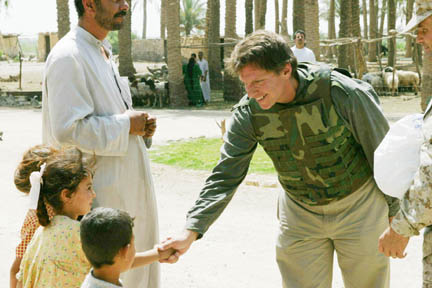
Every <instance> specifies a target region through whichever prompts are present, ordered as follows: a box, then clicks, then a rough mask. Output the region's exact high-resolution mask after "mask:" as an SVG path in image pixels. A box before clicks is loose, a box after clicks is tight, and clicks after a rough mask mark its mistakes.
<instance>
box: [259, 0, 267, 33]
mask: <svg viewBox="0 0 432 288" xmlns="http://www.w3.org/2000/svg"><path fill="white" fill-rule="evenodd" d="M260 1H261V7H260V18H259V22H260V23H259V24H260V27H261V29H265V23H266V14H267V0H260Z"/></svg>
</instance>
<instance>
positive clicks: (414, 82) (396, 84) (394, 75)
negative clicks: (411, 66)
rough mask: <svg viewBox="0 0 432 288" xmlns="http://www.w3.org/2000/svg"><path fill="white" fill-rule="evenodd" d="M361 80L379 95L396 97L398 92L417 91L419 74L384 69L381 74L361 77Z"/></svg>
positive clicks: (368, 74) (389, 68) (372, 73)
mask: <svg viewBox="0 0 432 288" xmlns="http://www.w3.org/2000/svg"><path fill="white" fill-rule="evenodd" d="M362 80H363V81H365V82H368V83H369V84H371V85H372V87H373V88H374V89H375V91H376V92H377V93H378V94H379V95H398V93H399V92H414V93H415V94H416V95H417V93H418V91H419V85H420V78H419V74H418V73H416V72H412V71H404V70H396V71H393V68H392V67H386V68H385V69H384V70H383V71H382V72H371V73H367V74H365V75H363V77H362Z"/></svg>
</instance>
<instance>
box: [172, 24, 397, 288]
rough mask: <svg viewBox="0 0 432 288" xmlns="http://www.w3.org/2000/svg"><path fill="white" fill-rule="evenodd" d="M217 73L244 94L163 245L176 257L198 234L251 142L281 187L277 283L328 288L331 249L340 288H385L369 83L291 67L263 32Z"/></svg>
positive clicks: (390, 205)
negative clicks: (181, 219) (228, 76)
mask: <svg viewBox="0 0 432 288" xmlns="http://www.w3.org/2000/svg"><path fill="white" fill-rule="evenodd" d="M227 67H228V68H230V70H231V71H233V72H235V73H236V74H238V75H239V77H240V80H241V81H242V82H243V83H244V85H245V88H246V91H247V93H248V95H247V96H245V97H244V98H243V99H242V100H241V101H240V102H239V103H238V104H237V105H236V106H235V107H234V109H233V110H234V111H233V116H232V119H231V122H230V125H229V126H228V129H227V132H226V135H225V137H224V145H223V147H222V149H221V159H220V161H219V163H218V164H217V166H216V167H215V168H214V170H213V173H212V175H211V176H210V177H209V178H208V179H207V181H206V184H205V186H204V188H203V190H202V191H201V193H200V196H199V198H198V200H197V201H196V203H195V205H194V206H193V207H192V208H191V209H190V210H189V212H188V215H187V223H186V229H185V230H184V231H183V232H182V233H180V234H179V235H177V236H175V237H172V238H168V239H167V240H165V241H164V242H163V244H164V245H163V249H167V248H169V247H173V248H175V249H177V250H178V253H177V256H179V255H181V254H183V253H185V252H186V251H187V250H188V249H189V247H190V245H191V244H192V242H193V241H194V240H196V239H198V238H200V237H202V235H203V234H204V233H205V232H206V231H207V229H208V228H209V226H210V225H211V224H212V223H213V222H214V221H215V220H216V219H217V218H218V216H219V215H220V214H221V213H222V211H223V210H224V209H225V207H226V206H227V204H228V203H229V201H230V200H231V198H232V197H233V194H234V192H235V191H236V188H237V187H238V185H240V183H241V182H242V180H243V179H244V178H245V176H246V174H247V170H248V168H249V163H250V161H251V159H252V156H253V154H254V151H255V149H256V147H257V144H258V143H259V144H260V145H262V146H263V148H264V150H265V151H266V152H267V154H268V155H269V156H270V158H271V159H272V161H273V164H274V167H275V169H276V171H277V174H278V178H279V182H280V184H281V186H282V187H283V190H281V193H280V195H279V200H278V219H279V223H280V225H279V235H278V239H277V244H276V257H277V259H276V260H277V263H278V265H279V269H280V273H281V275H282V281H283V286H284V287H302V288H303V287H331V282H332V269H333V254H334V251H336V253H337V255H338V262H339V266H340V268H341V270H342V274H343V279H344V281H345V287H389V260H388V258H387V257H385V256H384V255H382V254H380V253H379V251H378V247H377V239H378V237H379V235H380V234H381V233H382V232H383V231H384V230H385V229H386V228H387V227H388V226H389V217H390V216H393V215H394V214H395V213H396V212H397V211H398V209H399V208H398V206H397V203H398V202H397V201H395V199H393V198H390V197H387V198H386V197H385V196H384V195H383V193H382V192H381V191H380V190H378V188H377V186H376V184H375V182H374V180H373V176H372V168H371V167H373V165H372V162H373V152H374V150H375V148H376V147H377V146H378V144H379V143H380V142H381V139H382V138H383V137H384V135H385V134H386V132H387V130H388V128H389V126H388V123H387V121H386V119H385V118H384V115H383V114H382V111H381V109H380V107H379V105H378V102H377V101H378V97H377V95H376V93H375V92H374V91H373V89H372V87H371V86H370V85H369V84H367V83H364V82H362V81H360V80H354V79H351V78H350V77H347V76H344V75H342V74H341V73H338V72H336V71H332V70H331V69H329V68H325V67H319V66H309V65H299V67H297V60H296V58H295V57H294V56H293V54H292V51H291V49H290V48H289V46H288V45H287V43H286V42H285V41H284V39H283V38H281V37H280V36H279V35H277V34H274V33H272V32H267V31H257V32H255V33H253V34H251V35H250V36H248V37H247V38H246V39H244V40H243V41H241V42H240V43H238V44H237V45H236V47H235V49H234V51H233V53H232V55H231V58H230V60H229V61H228V63H227ZM394 204H396V205H394Z"/></svg>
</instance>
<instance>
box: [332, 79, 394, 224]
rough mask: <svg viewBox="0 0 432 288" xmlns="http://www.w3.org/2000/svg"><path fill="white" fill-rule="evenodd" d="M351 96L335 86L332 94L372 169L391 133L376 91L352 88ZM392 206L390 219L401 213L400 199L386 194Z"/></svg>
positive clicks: (337, 107)
mask: <svg viewBox="0 0 432 288" xmlns="http://www.w3.org/2000/svg"><path fill="white" fill-rule="evenodd" d="M351 94H352V95H348V94H347V92H345V91H344V90H343V89H342V88H340V87H338V86H332V88H331V95H332V100H333V103H334V105H335V107H336V111H337V113H338V114H339V116H340V117H341V118H342V119H343V120H344V122H345V125H347V127H348V129H350V131H351V132H352V133H353V135H354V138H355V139H356V141H357V142H358V143H360V145H361V146H362V148H363V151H364V153H365V156H366V158H367V159H368V162H369V165H370V166H371V168H372V169H373V167H374V165H373V159H374V152H375V149H376V148H377V147H378V145H379V144H380V143H381V141H382V139H383V138H384V136H385V135H386V134H387V131H388V130H389V124H388V122H387V119H386V118H385V116H384V114H383V112H382V110H381V107H380V106H379V103H378V96H377V95H376V93H375V91H374V90H373V89H372V88H371V87H369V86H367V87H366V86H365V87H364V89H352V92H351ZM384 196H385V198H386V201H387V205H388V206H389V217H393V216H394V215H395V214H396V213H397V212H398V211H399V199H397V198H394V197H391V196H388V195H385V194H384Z"/></svg>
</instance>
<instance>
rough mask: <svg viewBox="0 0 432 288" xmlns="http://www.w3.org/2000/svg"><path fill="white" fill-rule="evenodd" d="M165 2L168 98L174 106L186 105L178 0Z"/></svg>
mask: <svg viewBox="0 0 432 288" xmlns="http://www.w3.org/2000/svg"><path fill="white" fill-rule="evenodd" d="M166 4H167V6H166V8H167V9H166V19H167V21H166V24H167V34H168V35H167V46H168V83H169V93H170V100H171V104H172V105H173V106H174V107H179V106H186V105H187V103H188V99H187V94H186V89H185V86H184V83H183V74H182V56H181V51H180V43H181V41H180V0H167V2H166Z"/></svg>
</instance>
